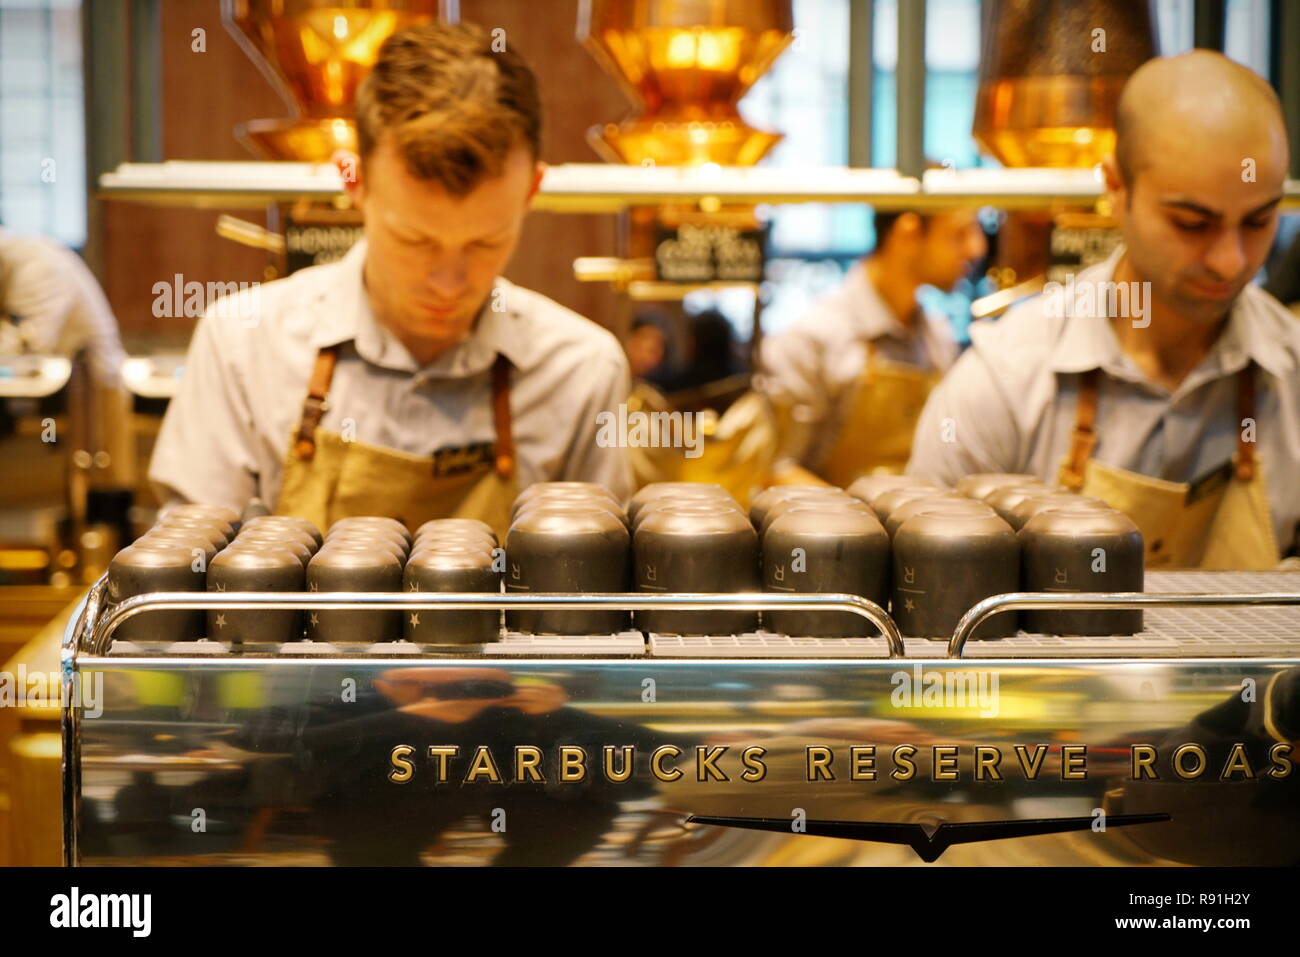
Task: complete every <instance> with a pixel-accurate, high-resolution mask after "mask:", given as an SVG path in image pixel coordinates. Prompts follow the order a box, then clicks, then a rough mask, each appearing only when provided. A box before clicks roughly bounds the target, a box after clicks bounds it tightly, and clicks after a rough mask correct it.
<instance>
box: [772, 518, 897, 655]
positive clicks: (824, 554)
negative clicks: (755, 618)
mask: <svg viewBox="0 0 1300 957" xmlns="http://www.w3.org/2000/svg"><path fill="white" fill-rule="evenodd" d="M763 590H764V591H770V592H786V593H789V592H796V593H821V594H826V593H844V594H849V595H861V596H862V597H863V598H867V599H869V600H871V601H874V602H875V603H876V604H878V605H880V607H881V608H885V607H887V602H888V601H889V536H888V535H886V534H885V530H884V529H883V528H881V527H880V522H879V521H877V520H876V517H875V515H873V514H872V513H871V511H870V510H869V509H866V507H865V505H864V508H863V511H861V512H856V511H854V512H846V511H845V510H843V509H840V508H820V509H819V508H817V507H815V506H812V505H806V506H804V507H802V508H798V509H791V510H788V511H786V512H785V513H783V514H781V515H778V516H776V517H775V518H772V519H771V524H770V525H768V528H767V531H766V532H765V533H764V534H763ZM763 622H764V625H765V626H766V627H767V629H768V630H769V631H776V632H780V633H782V634H787V635H812V636H817V637H823V638H852V637H857V636H864V635H878V634H880V632H879V630H878V629H877V628H876V627H875V626H874V625H872V624H871V622H869V621H867V619H865V618H862V617H860V616H858V615H855V614H853V613H851V612H815V611H814V612H803V611H766V612H764V613H763Z"/></svg>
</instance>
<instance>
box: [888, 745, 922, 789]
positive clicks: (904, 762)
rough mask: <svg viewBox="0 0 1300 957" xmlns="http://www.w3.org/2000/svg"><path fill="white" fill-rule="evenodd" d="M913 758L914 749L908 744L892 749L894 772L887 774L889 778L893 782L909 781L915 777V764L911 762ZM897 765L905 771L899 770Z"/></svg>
mask: <svg viewBox="0 0 1300 957" xmlns="http://www.w3.org/2000/svg"><path fill="white" fill-rule="evenodd" d="M915 756H916V748H915V747H913V746H912V745H910V744H900V745H899V746H898V747H896V748H894V770H892V771H890V772H889V776H890V777H891V778H893V779H894V780H895V781H910V780H912V778H914V777H916V762H914V761H913V760H912V758H913V757H915ZM899 765H901V766H902V767H903V768H906V769H907V770H901V769H900V768H899Z"/></svg>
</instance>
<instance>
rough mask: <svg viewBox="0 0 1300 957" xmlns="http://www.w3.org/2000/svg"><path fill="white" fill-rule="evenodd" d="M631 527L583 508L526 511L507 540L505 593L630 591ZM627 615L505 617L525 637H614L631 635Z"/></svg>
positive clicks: (545, 613)
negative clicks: (624, 633) (628, 632)
mask: <svg viewBox="0 0 1300 957" xmlns="http://www.w3.org/2000/svg"><path fill="white" fill-rule="evenodd" d="M628 545H629V536H628V532H627V527H626V526H625V525H624V524H623V523H622V522H621V521H619V519H618V518H616V517H615V516H613V515H611V514H609V513H608V512H606V511H603V510H599V509H589V508H586V507H585V506H583V505H580V504H573V505H565V504H559V503H555V504H552V505H549V506H546V507H542V506H541V505H540V504H539V505H537V506H534V507H531V508H529V509H527V510H526V511H522V512H520V514H519V517H518V518H516V519H515V521H514V524H512V525H511V526H510V531H509V533H508V534H507V535H506V577H505V585H506V592H507V593H508V594H511V595H517V594H528V593H530V592H536V593H547V592H557V593H563V594H573V595H596V594H600V593H602V592H606V593H608V592H624V591H627V590H628V577H629V576H628V561H629V547H628ZM628 626H629V620H628V612H627V611H626V610H622V609H609V610H607V609H601V610H596V611H586V610H575V611H565V610H528V609H521V610H518V611H509V612H507V613H506V627H508V628H510V629H512V630H514V631H521V632H524V633H525V634H545V635H609V634H616V633H618V632H621V631H625V630H627V628H628Z"/></svg>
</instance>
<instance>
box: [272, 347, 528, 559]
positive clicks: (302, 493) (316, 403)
mask: <svg viewBox="0 0 1300 957" xmlns="http://www.w3.org/2000/svg"><path fill="white" fill-rule="evenodd" d="M337 360H338V348H337V347H326V348H324V349H321V350H320V352H319V353H317V355H316V365H315V367H314V369H313V370H312V376H311V382H310V385H309V386H308V390H307V398H306V399H305V400H304V401H303V406H302V417H301V420H300V422H299V424H298V429H297V431H296V432H295V433H294V435H293V436H292V438H291V439H290V442H289V451H288V456H287V461H286V462H285V468H284V481H283V483H282V485H281V486H280V495H279V498H278V499H277V501H276V506H275V511H276V513H277V514H280V515H298V516H301V517H303V518H306V519H310V520H311V521H312V522H314V523H315V524H316V526H317V527H318V528H320V529H322V530H324V529H326V528H328V527H329V526H330V525H331V524H333V523H334V522H335V521H337V520H338V519H340V518H348V517H350V516H354V515H386V516H388V517H390V518H396V519H400V520H401V521H402V522H403V523H405V525H406V527H407V528H409V529H411V530H414V529H416V528H417V527H419V526H420V525H421V524H422V523H423V522H426V521H428V520H429V519H433V518H477V519H481V520H482V521H484V522H487V523H488V524H489V525H491V526H492V528H493V529H495V530H496V533H497V535H498V536H499V537H500V538H501V540H502V541H504V540H505V533H506V530H507V528H508V527H509V524H510V506H511V504H512V503H513V502H514V499H515V495H516V494H517V492H518V484H517V481H516V476H515V460H514V441H513V437H512V435H511V428H510V363H509V361H508V360H507V359H506V358H505V356H501V355H498V356H497V358H496V362H495V364H494V365H493V366H492V412H493V421H494V424H495V427H496V443H495V447H494V448H493V449H492V451H491V454H490V455H483V454H479V455H475V454H473V453H471V452H470V451H469V450H465V451H464V452H458V451H457V450H449V451H440V452H436V453H434V454H433V455H413V454H411V453H407V452H399V451H394V450H390V449H383V448H377V447H374V446H370V445H366V444H364V443H361V442H356V441H349V440H346V439H344V438H343V436H341V435H339V434H338V433H335V432H326V431H324V430H322V429H321V428H320V420H321V416H322V415H323V414H324V412H325V408H326V401H325V400H326V396H327V395H328V394H329V387H330V381H331V380H332V379H333V377H334V366H335V364H336V362H337ZM489 459H490V460H489Z"/></svg>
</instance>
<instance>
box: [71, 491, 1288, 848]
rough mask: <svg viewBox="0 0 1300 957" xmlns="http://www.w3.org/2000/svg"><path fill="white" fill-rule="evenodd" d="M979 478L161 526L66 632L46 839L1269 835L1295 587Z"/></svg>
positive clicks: (485, 842)
mask: <svg viewBox="0 0 1300 957" xmlns="http://www.w3.org/2000/svg"><path fill="white" fill-rule="evenodd" d="M976 478H978V477H976ZM984 478H985V480H987V481H986V482H985V484H984V485H980V483H979V482H974V483H968V484H966V485H965V486H964V487H963V486H962V485H959V486H958V488H957V490H955V491H948V490H935V489H934V488H933V487H929V488H926V487H925V486H924V485H923V484H922V485H921V486H920V487H918V486H917V485H916V483H915V482H914V481H913V482H912V483H911V484H909V481H908V480H902V479H897V478H895V479H893V481H892V482H884V481H873V480H870V479H868V480H863V482H862V483H859V484H858V485H855V486H854V487H853V488H851V489H850V490H849V491H848V492H844V491H840V490H838V489H836V490H827V489H823V490H822V491H820V492H811V491H807V490H806V489H807V488H809V487H791V488H793V489H799V488H804V489H805V491H803V492H797V491H790V490H787V491H784V492H780V493H778V492H777V491H776V490H772V491H771V493H764V494H763V495H760V496H759V497H758V498H757V499H755V502H754V505H753V507H752V508H751V509H750V510H749V511H748V512H747V513H746V512H742V511H741V510H740V508H739V506H734V503H728V502H727V501H725V500H723V499H722V498H721V497H720V496H719V495H718V492H715V491H709V492H702V491H699V490H698V489H697V490H694V491H692V490H685V491H684V490H683V489H682V488H680V487H678V488H676V490H673V489H670V488H668V487H669V486H677V485H678V483H661V486H663V487H661V488H659V489H658V492H657V493H656V492H654V491H651V492H650V493H648V494H647V492H646V490H643V491H642V492H641V493H638V497H637V498H634V499H633V500H632V502H631V503H630V504H629V505H628V506H627V508H626V509H625V508H624V507H623V506H622V505H621V504H618V503H613V502H612V500H611V502H609V503H605V502H603V501H598V500H597V499H598V498H599V496H598V495H596V493H595V492H592V491H591V490H590V489H580V488H567V489H563V488H560V486H576V484H577V483H544V484H547V485H551V486H553V487H552V488H551V489H550V490H547V489H540V490H537V491H535V492H533V493H532V494H530V493H529V492H528V491H526V492H525V494H524V495H523V496H521V497H520V500H519V501H517V502H516V504H515V509H514V515H513V516H512V518H511V520H510V523H509V525H508V531H506V533H505V536H504V539H501V538H500V537H499V535H498V533H497V532H496V531H494V530H490V529H488V527H487V526H485V525H484V526H482V527H481V528H479V527H478V525H481V523H477V524H476V523H473V522H471V521H469V520H464V519H461V520H439V521H433V522H429V523H426V524H425V525H422V526H419V527H418V528H417V529H415V530H414V533H412V531H410V530H408V528H407V525H406V524H405V523H398V522H395V521H394V520H392V519H383V518H373V519H349V520H344V521H342V522H337V523H335V524H334V525H332V526H331V527H330V528H329V529H328V530H327V533H326V534H324V535H320V533H319V532H318V531H317V530H316V528H315V526H312V525H311V523H308V522H305V521H304V520H301V519H292V518H288V517H276V516H262V517H252V516H251V515H250V514H248V513H247V512H246V513H245V514H244V515H242V516H238V517H235V516H230V515H226V514H221V515H217V514H216V513H215V512H213V511H207V512H204V511H203V509H202V508H201V507H196V509H195V510H194V511H191V512H189V513H188V514H187V513H185V512H183V511H182V512H174V513H168V514H169V515H173V516H174V517H173V519H172V523H173V524H172V525H171V526H169V527H167V528H164V529H161V530H159V531H157V532H151V533H150V536H146V539H149V541H145V540H141V541H140V542H137V543H136V545H134V546H132V547H131V549H127V550H124V551H123V552H122V553H119V556H118V558H117V559H115V560H114V565H113V566H112V567H110V570H109V573H108V574H107V575H106V576H105V577H104V578H103V579H101V580H100V581H99V582H98V583H96V585H95V586H94V587H93V588H91V590H90V591H89V593H88V594H87V596H86V597H85V599H84V600H83V602H82V603H81V606H80V608H79V610H78V612H77V614H76V615H75V616H74V618H73V620H72V622H71V624H70V625H69V627H68V630H67V632H66V635H65V639H64V648H63V676H64V692H65V694H64V723H63V729H64V762H65V769H64V770H65V775H64V801H65V807H64V810H65V858H66V862H67V863H68V864H72V865H82V864H85V865H140V864H155V865H184V864H196V865H330V864H335V865H346V864H393V865H400V864H428V865H484V864H497V865H503V864H543V865H545V864H551V865H554V864H580V865H618V866H646V865H723V864H737V865H756V864H774V865H782V864H784V865H842V864H869V865H915V864H923V863H933V864H952V865H977V864H989V865H1120V864H1126V865H1151V864H1191V865H1201V864H1205V865H1216V864H1241V865H1274V864H1295V863H1297V862H1298V861H1300V826H1297V825H1300V783H1298V782H1300V774H1297V772H1296V769H1295V766H1294V765H1295V761H1296V757H1295V755H1294V751H1293V744H1294V742H1295V741H1296V740H1297V739H1298V738H1300V608H1297V607H1296V606H1297V605H1300V587H1298V586H1300V574H1297V573H1294V572H1288V571H1269V572H1239V571H1201V570H1193V571H1179V570H1166V571H1161V570H1150V569H1149V570H1146V571H1145V572H1144V571H1143V563H1142V561H1141V558H1142V549H1143V545H1142V543H1141V540H1140V536H1138V538H1137V539H1134V538H1133V535H1135V534H1137V533H1136V532H1135V531H1134V530H1131V529H1128V528H1127V526H1125V525H1124V524H1123V522H1121V521H1118V520H1117V519H1115V517H1114V516H1113V515H1111V514H1109V513H1107V512H1104V509H1103V508H1102V507H1101V506H1099V505H1098V506H1096V510H1095V511H1094V512H1089V511H1088V503H1086V502H1083V501H1082V500H1080V499H1079V497H1078V496H1074V499H1073V501H1066V502H1065V503H1064V504H1062V503H1061V501H1059V499H1060V493H1059V492H1055V491H1052V490H1050V489H1044V488H1042V487H1040V486H1037V484H1036V483H1029V484H1026V483H1027V481H1028V480H1026V479H1025V477H1023V476H1021V477H1014V476H1011V477H1005V476H1004V477H995V478H997V479H998V480H997V481H996V482H993V485H991V486H990V485H989V484H987V482H988V481H992V479H991V478H990V477H984ZM863 483H866V484H863ZM1017 483H1018V484H1017ZM1013 487H1014V488H1017V489H1019V490H1020V491H1019V493H1013V492H1011V491H1010V490H1011V489H1012V488H1013ZM533 488H534V489H537V487H533ZM648 488H649V489H651V490H654V489H655V486H649V487H648ZM701 488H704V487H701ZM908 488H911V489H913V490H914V491H917V492H918V494H916V495H908V494H903V493H904V491H905V490H906V489H908ZM718 491H720V490H718ZM921 492H924V494H920V493H921ZM679 493H680V494H679ZM657 494H658V495H660V497H661V499H662V500H657V499H656V497H655V496H656V495H657ZM722 494H723V495H725V493H722ZM1052 496H1056V498H1057V500H1056V501H1055V503H1053V502H1050V501H1049V502H1048V503H1047V504H1046V505H1041V503H1040V505H1041V507H1039V508H1038V510H1037V511H1035V508H1034V506H1033V502H1034V501H1035V500H1039V499H1044V498H1048V499H1050V498H1051V497H1052ZM963 499H965V500H967V501H964V500H963ZM927 502H928V504H926V503H927ZM611 506H612V507H611ZM733 506H734V507H733ZM182 508H184V507H182ZM900 508H905V509H906V510H905V512H904V513H903V514H902V515H899V514H897V510H898V509H900ZM773 513H775V514H773ZM737 515H739V516H741V517H743V522H741V521H737V520H736V516H737ZM611 519H612V520H611ZM167 521H168V519H167V516H164V519H163V521H162V523H161V524H165V523H166V522H167ZM995 523H996V524H995ZM412 524H413V523H412ZM399 525H400V528H399V527H398V526H399ZM177 528H188V529H189V530H190V531H193V530H195V529H199V530H200V531H202V532H203V533H204V535H205V536H206V535H207V533H208V532H214V530H215V533H214V534H212V535H211V536H209V537H208V541H210V542H211V545H210V547H209V546H203V545H202V544H200V546H199V547H197V548H190V549H187V548H183V545H184V542H185V541H186V540H185V539H184V537H183V536H182V535H180V534H179V533H178V532H177V531H176V529H177ZM259 529H260V531H259ZM1017 529H1018V530H1017ZM300 533H301V534H300ZM1099 536H1100V537H1099ZM1107 536H1109V537H1107ZM202 539H203V536H200V541H202ZM289 539H292V540H294V541H297V542H300V543H301V544H302V549H301V550H297V551H295V549H294V548H289V547H286V546H285V545H284V541H285V540H289ZM309 540H310V543H309ZM151 542H152V544H151ZM501 542H503V543H504V548H502V547H500V544H499V543H501ZM1098 542H1102V543H1103V544H1100V545H1099V544H1098ZM178 543H180V545H179V546H178ZM236 543H241V544H239V545H238V546H237V547H236ZM1134 547H1136V549H1137V552H1136V555H1137V561H1136V565H1134V563H1133V562H1132V561H1130V559H1131V558H1132V555H1131V554H1130V552H1131V549H1132V548H1134ZM1007 548H1011V549H1012V551H1010V552H1006V551H1005V549H1007ZM620 549H621V551H620ZM1053 549H1055V551H1054V550H1053ZM132 550H135V551H134V552H133V553H132V554H128V552H132ZM285 555H290V557H291V558H292V561H290V560H289V559H288V558H285ZM620 555H622V556H623V558H622V559H621V561H622V564H620V558H619V556H620ZM133 556H134V557H133ZM159 556H162V557H159ZM268 556H270V557H268ZM358 556H361V557H358ZM1044 556H1046V558H1047V560H1046V561H1045V562H1044V561H1043V560H1042V559H1043V558H1044ZM1099 556H1100V557H1099ZM1125 556H1128V557H1127V558H1126V557H1125ZM182 559H183V560H184V562H188V563H189V564H188V565H184V567H182V565H183V564H184V562H182ZM191 559H193V560H191ZM1099 563H1100V566H1099ZM393 569H396V570H395V571H394V570H393ZM1081 570H1082V571H1081ZM282 573H283V574H286V575H288V576H289V577H288V578H279V579H277V578H276V577H275V576H276V575H279V574H282ZM1008 574H1009V575H1010V578H1007V577H1006V576H1007V575H1008ZM1044 575H1045V576H1047V577H1046V578H1044V577H1042V576H1044ZM169 576H170V577H169ZM187 576H188V577H187ZM384 576H388V577H386V578H385V577H384ZM998 576H1002V577H1001V578H999V577H998ZM286 581H289V582H297V583H298V584H296V585H290V586H286V585H285V584H284V583H285V582H286ZM349 586H351V587H349ZM927 615H928V616H929V617H926V616H927ZM940 628H942V629H944V630H943V631H939V629H940Z"/></svg>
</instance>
